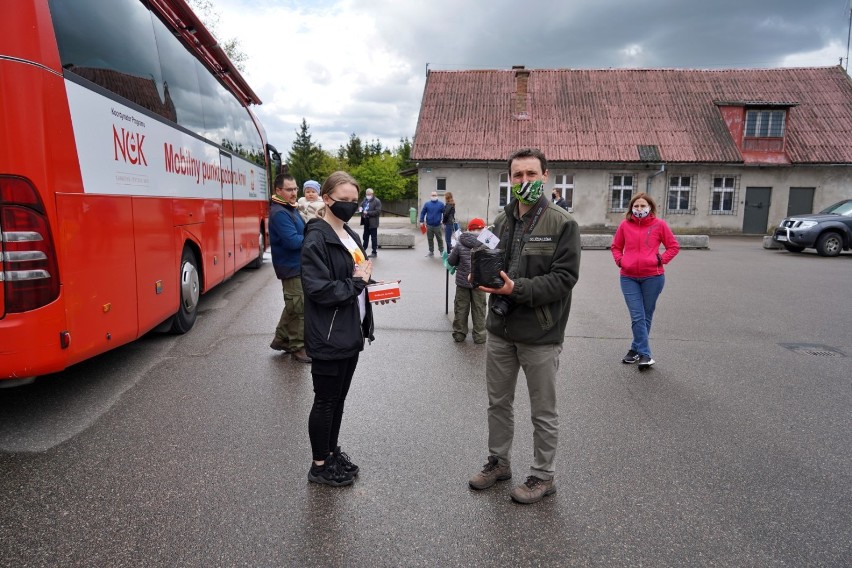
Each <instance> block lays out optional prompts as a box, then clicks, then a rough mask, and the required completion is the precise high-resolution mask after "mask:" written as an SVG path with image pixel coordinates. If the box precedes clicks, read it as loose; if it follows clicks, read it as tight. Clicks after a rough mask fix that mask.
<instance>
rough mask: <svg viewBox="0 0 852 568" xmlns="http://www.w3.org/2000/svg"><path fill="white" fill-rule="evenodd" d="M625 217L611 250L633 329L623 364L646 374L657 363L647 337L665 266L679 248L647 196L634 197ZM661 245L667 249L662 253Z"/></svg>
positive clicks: (638, 195) (662, 283)
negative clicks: (618, 271)
mask: <svg viewBox="0 0 852 568" xmlns="http://www.w3.org/2000/svg"><path fill="white" fill-rule="evenodd" d="M624 217H625V219H624V221H622V222H621V224H620V225H619V226H618V230H617V231H616V232H615V237H614V238H613V239H612V247H610V250H611V251H612V257H613V258H614V259H615V264H617V265H618V266H619V268H621V292H622V294H624V301H625V302H626V303H627V310H628V311H629V312H630V320H631V325H632V327H633V343H631V344H630V351H628V352H627V355H625V356H624V358H623V359H622V360H621V362H622V363H627V364H628V365H632V364H633V363H637V362H638V363H639V370H640V371H644V370H645V369H647V368H649V367H650V366H651V365H653V364H654V363H655V361H654V358H653V357H651V346H650V345H649V344H648V335H649V334H650V333H651V320H652V319H653V318H654V308H655V307H656V306H657V298H658V297H659V296H660V292H662V291H663V285H664V284H665V282H666V276H665V270H664V269H663V265H666V264H668V263H669V262H671V260H672V259H673V258H674V257H675V255H676V254H677V253H678V252H679V251H680V245H679V244H678V242H677V240H676V239H675V237H674V235H673V234H672V231H671V229H669V226H668V225H666V222H665V221H663V220H662V219H659V218H658V217H657V204H656V203H654V200H653V199H651V196H650V195H648V194H647V193H637V194H636V195H634V196H633V199H631V200H630V205H629V206H628V207H627V213H626V214H625V216H624ZM661 244H662V245H663V247H665V252H664V253H663V254H660V245H661Z"/></svg>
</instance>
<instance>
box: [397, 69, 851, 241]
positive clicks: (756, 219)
mask: <svg viewBox="0 0 852 568" xmlns="http://www.w3.org/2000/svg"><path fill="white" fill-rule="evenodd" d="M523 147H537V148H540V149H541V150H542V151H543V152H544V153H545V155H546V156H547V159H548V170H549V176H548V182H547V190H548V191H549V190H550V189H553V188H559V189H561V190H562V194H563V196H564V197H565V199H566V201H567V202H568V204H569V205H570V206H571V208H572V210H573V214H574V216H575V218H576V219H577V221H578V223H579V224H580V225H581V226H582V227H584V228H585V229H586V230H588V229H601V230H607V229H614V228H615V227H616V226H617V225H618V223H619V222H620V220H621V219H622V218H623V215H624V212H625V207H626V205H627V202H628V201H629V200H630V196H631V195H633V193H634V192H639V191H647V192H648V193H650V194H651V195H652V196H653V197H654V199H655V200H656V201H657V204H658V207H659V210H660V215H661V216H662V217H664V218H666V220H667V222H668V223H669V224H670V225H671V226H672V227H673V229H675V230H676V231H678V232H682V233H690V232H693V233H698V232H706V233H713V234H725V233H729V234H739V233H744V234H765V233H767V232H768V231H769V230H770V228H771V227H772V226H774V225H775V224H777V222H778V221H780V220H781V219H782V218H783V217H785V216H787V215H788V214H792V213H801V212H811V211H813V210H819V209H821V208H823V207H825V206H827V205H829V204H831V203H833V202H835V201H838V200H840V199H843V198H850V197H852V81H850V78H849V76H848V75H847V73H846V72H845V71H844V70H843V69H842V68H841V67H839V66H837V67H824V68H795V69H735V70H734V69H730V70H688V69H608V70H581V69H525V68H524V67H515V68H513V69H511V70H473V71H430V72H429V74H428V76H427V79H426V86H425V89H424V93H423V100H422V103H421V108H420V116H419V118H418V122H417V131H416V133H415V138H414V145H413V148H412V153H411V158H412V160H414V161H415V162H417V164H418V165H417V170H418V180H419V193H420V198H421V199H425V198H426V197H427V196H428V195H429V194H430V193H431V192H432V191H435V190H437V191H438V192H439V194H441V193H443V192H445V191H451V192H452V193H453V195H454V197H455V201H456V203H457V205H456V211H457V217H458V218H459V219H460V220H462V221H464V220H466V219H469V218H472V217H485V218H486V220H488V221H489V222H490V221H491V220H493V219H494V217H495V216H496V214H497V213H498V212H499V210H500V209H501V208H502V207H503V205H505V204H506V202H507V199H508V198H509V183H508V172H507V164H506V158H507V157H508V156H509V155H510V154H511V153H512V152H514V151H515V150H517V149H519V148H523Z"/></svg>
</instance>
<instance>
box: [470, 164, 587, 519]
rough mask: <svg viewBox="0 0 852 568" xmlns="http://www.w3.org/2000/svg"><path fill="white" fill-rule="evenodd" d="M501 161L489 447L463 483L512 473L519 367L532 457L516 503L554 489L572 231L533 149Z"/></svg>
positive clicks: (576, 265) (488, 481) (575, 256)
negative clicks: (505, 179) (547, 190)
mask: <svg viewBox="0 0 852 568" xmlns="http://www.w3.org/2000/svg"><path fill="white" fill-rule="evenodd" d="M508 165H509V177H510V180H511V183H512V187H511V191H512V196H513V199H512V200H511V202H510V203H509V205H507V206H506V207H505V208H504V209H503V211H502V212H501V213H500V214H499V215H498V216H497V218H496V219H495V222H494V228H493V233H494V234H495V235H496V236H497V237H498V238H499V243H498V246H499V248H501V249H503V250H504V251H505V259H504V266H505V270H504V271H501V272H500V277H501V278H502V279H503V286H501V287H499V288H487V287H481V289H482V290H484V291H485V292H488V293H490V294H491V297H490V298H489V308H490V310H489V312H488V317H487V320H486V328H487V330H488V342H487V347H486V354H485V382H486V386H487V389H488V451H489V454H490V455H489V456H488V461H487V463H486V464H485V466H484V467H483V468H482V471H480V472H479V473H477V474H476V475H474V476H473V477H471V478H470V480H469V484H470V486H471V487H472V488H474V489H485V488H487V487H491V486H492V485H494V484H495V483H496V482H497V481H503V480H507V479H511V477H512V469H511V464H510V455H511V451H512V441H513V438H514V410H513V402H514V396H515V385H516V384H517V380H518V371H519V370H520V369H521V368H523V370H524V375H525V376H526V381H527V388H528V390H529V394H530V413H531V415H532V423H533V464H532V467H531V468H530V472H529V476H528V477H527V479H526V481H525V482H524V483H522V484H520V485H518V486H516V487H514V488H513V489H512V491H511V492H510V493H509V495H510V496H511V498H512V499H513V500H514V501H517V502H519V503H536V502H538V501H541V500H542V499H543V498H544V497H546V496H547V495H551V494H553V493H555V492H556V485H555V483H554V480H553V477H554V471H555V470H554V460H555V457H556V445H557V441H558V434H559V414H558V412H557V408H556V387H557V383H556V374H557V371H558V370H559V354H560V353H561V352H562V343H563V341H564V339H565V327H566V325H567V324H568V314H569V313H570V311H571V291H572V290H573V288H574V285H575V284H576V283H577V279H578V278H579V274H580V232H579V229H578V227H577V222H576V221H575V220H574V218H573V217H572V216H571V214H570V213H568V212H567V211H565V210H564V209H562V208H561V207H558V206H557V205H554V204H553V203H551V202H550V201H549V199H548V198H547V197H548V196H545V195H542V193H543V192H542V189H543V186H544V183H546V182H547V173H548V172H547V160H546V159H545V157H544V154H543V153H542V152H541V150H538V149H534V148H526V149H523V150H518V151H517V152H515V153H514V154H512V156H510V157H509V162H508Z"/></svg>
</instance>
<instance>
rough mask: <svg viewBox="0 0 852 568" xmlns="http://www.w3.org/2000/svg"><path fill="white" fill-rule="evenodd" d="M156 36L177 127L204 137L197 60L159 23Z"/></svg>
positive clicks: (156, 27) (164, 81) (165, 88)
mask: <svg viewBox="0 0 852 568" xmlns="http://www.w3.org/2000/svg"><path fill="white" fill-rule="evenodd" d="M154 35H155V36H156V38H157V49H158V50H159V53H160V62H161V65H162V69H163V83H164V90H165V93H166V97H167V98H170V99H171V100H172V101H173V102H174V106H175V111H176V115H177V123H178V124H180V125H181V126H183V127H184V128H186V129H187V130H189V131H190V132H194V133H196V134H198V135H199V136H204V114H203V113H202V111H201V96H200V94H199V87H198V74H197V72H196V70H195V63H196V61H195V57H193V56H192V55H191V54H190V53H189V52H188V51H186V47H184V45H183V44H182V43H181V41H180V40H179V39H178V38H176V37H175V36H174V34H173V33H171V32H170V31H169V30H168V29H167V28H166V26H165V25H164V24H163V23H162V22H160V21H159V20H156V19H155V20H154Z"/></svg>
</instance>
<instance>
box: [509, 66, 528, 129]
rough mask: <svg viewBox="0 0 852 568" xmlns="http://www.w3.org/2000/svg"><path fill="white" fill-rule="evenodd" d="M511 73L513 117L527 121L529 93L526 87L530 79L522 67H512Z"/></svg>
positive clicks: (526, 70)
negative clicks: (513, 85)
mask: <svg viewBox="0 0 852 568" xmlns="http://www.w3.org/2000/svg"><path fill="white" fill-rule="evenodd" d="M512 71H514V72H515V108H514V113H513V114H514V116H515V118H518V119H522V120H523V119H528V118H529V117H530V114H529V92H528V91H527V85H528V83H529V79H530V72H529V70H528V69H526V68H525V67H524V66H523V65H513V66H512Z"/></svg>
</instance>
